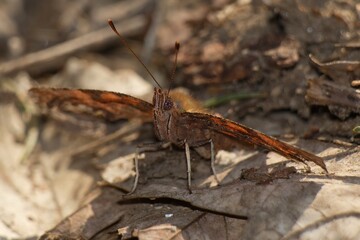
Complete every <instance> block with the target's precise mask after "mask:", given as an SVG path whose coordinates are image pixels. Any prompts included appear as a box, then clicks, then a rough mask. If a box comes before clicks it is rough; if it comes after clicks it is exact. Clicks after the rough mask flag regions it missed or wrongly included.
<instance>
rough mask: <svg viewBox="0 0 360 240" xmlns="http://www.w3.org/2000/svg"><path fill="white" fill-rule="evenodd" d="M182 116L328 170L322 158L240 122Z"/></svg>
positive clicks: (198, 114)
mask: <svg viewBox="0 0 360 240" xmlns="http://www.w3.org/2000/svg"><path fill="white" fill-rule="evenodd" d="M182 117H183V118H188V120H185V121H186V122H188V123H189V124H191V123H192V122H195V123H197V124H199V123H202V124H201V125H202V126H203V128H204V129H205V128H208V129H211V130H213V131H216V132H218V133H221V134H224V135H226V136H230V137H233V138H235V139H238V140H239V141H245V142H248V143H250V144H253V145H257V146H259V147H263V148H266V149H268V150H270V151H274V152H277V153H278V154H280V155H282V156H284V157H286V158H288V159H292V160H297V161H300V162H304V163H305V161H310V162H314V163H315V164H316V165H318V166H320V167H321V168H322V169H324V170H325V171H326V172H327V169H326V165H325V163H324V160H323V159H322V158H320V157H318V156H316V155H314V154H312V153H309V152H306V151H304V150H302V149H299V148H297V147H294V146H292V145H289V144H287V143H284V142H282V141H280V140H277V139H275V138H273V137H270V136H267V135H265V134H264V133H261V132H259V131H257V130H254V129H251V128H249V127H246V126H244V125H241V124H239V123H236V122H233V121H230V120H228V119H225V118H220V117H216V116H213V115H209V114H203V113H182ZM189 128H190V129H191V126H189Z"/></svg>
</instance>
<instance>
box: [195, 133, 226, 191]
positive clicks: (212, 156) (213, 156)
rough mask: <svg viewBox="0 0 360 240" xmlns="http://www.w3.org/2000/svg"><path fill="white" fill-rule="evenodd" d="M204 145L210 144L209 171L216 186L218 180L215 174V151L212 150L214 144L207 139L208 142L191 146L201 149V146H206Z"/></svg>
mask: <svg viewBox="0 0 360 240" xmlns="http://www.w3.org/2000/svg"><path fill="white" fill-rule="evenodd" d="M206 144H210V155H211V156H210V157H211V158H210V160H211V171H212V174H213V175H214V178H215V181H216V182H217V184H218V185H220V180H219V179H218V177H217V173H216V170H215V149H214V142H213V140H212V139H209V140H205V141H201V142H198V143H196V144H193V145H191V146H192V147H195V148H196V147H201V146H203V145H206Z"/></svg>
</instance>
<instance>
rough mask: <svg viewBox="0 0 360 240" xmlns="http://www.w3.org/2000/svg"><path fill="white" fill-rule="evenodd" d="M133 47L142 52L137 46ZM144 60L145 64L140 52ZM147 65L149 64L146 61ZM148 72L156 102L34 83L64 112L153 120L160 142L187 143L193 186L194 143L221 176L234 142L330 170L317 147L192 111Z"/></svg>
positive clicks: (41, 99) (43, 100)
mask: <svg viewBox="0 0 360 240" xmlns="http://www.w3.org/2000/svg"><path fill="white" fill-rule="evenodd" d="M109 24H110V26H111V28H112V29H113V31H114V32H115V33H116V34H117V35H118V36H119V37H120V39H121V40H122V42H123V43H124V45H125V46H127V47H128V45H127V43H126V41H125V40H124V39H123V37H122V36H121V35H120V34H119V33H118V31H117V30H116V28H115V26H114V25H113V23H112V21H111V20H109ZM128 48H129V49H130V51H131V52H132V53H133V54H134V55H135V57H137V56H136V54H135V53H134V52H133V51H132V50H131V48H130V47H128ZM179 48H180V45H179V44H178V43H176V44H175V49H176V57H175V61H174V71H173V75H174V73H175V69H176V60H177V53H178V51H179ZM137 58H138V57H137ZM138 60H139V61H140V63H141V64H143V62H142V61H141V60H140V59H139V58H138ZM143 65H144V64H143ZM144 67H145V69H146V70H147V68H146V66H145V65H144ZM147 71H148V70H147ZM148 72H149V74H150V76H151V77H152V78H153V80H154V81H155V83H157V85H158V87H155V88H154V95H153V101H152V104H151V103H148V102H146V101H143V100H141V99H138V98H135V97H132V96H129V95H126V94H121V93H115V92H108V91H99V90H84V89H65V88H61V89H59V88H58V89H55V88H32V89H30V90H29V93H30V95H31V96H32V97H33V98H34V99H35V101H36V102H37V103H38V104H40V105H45V106H46V107H47V108H48V109H52V108H57V109H58V110H60V111H64V112H70V113H75V114H90V115H95V116H97V117H101V118H103V119H106V120H108V121H118V120H120V119H131V118H140V119H142V120H143V121H144V122H153V125H154V131H155V134H156V136H157V138H158V139H159V141H160V142H162V143H166V145H168V144H172V145H175V146H177V147H179V148H183V149H185V156H186V162H187V180H188V182H187V185H188V189H189V191H190V192H191V166H190V148H194V149H195V151H197V152H198V153H199V154H200V155H201V156H203V157H206V158H211V169H212V171H213V174H214V176H215V179H217V178H216V171H215V167H214V159H215V157H214V156H215V152H216V151H218V150H220V149H229V148H233V147H236V146H239V144H240V145H241V144H242V143H248V144H251V145H255V146H258V147H261V148H265V149H267V150H269V151H274V152H276V153H278V154H280V155H282V156H284V157H286V158H288V159H291V160H295V161H300V162H302V163H304V164H306V165H307V163H306V162H308V161H310V162H313V163H315V164H316V165H318V166H320V167H321V168H322V169H323V170H324V171H325V172H327V168H326V165H325V163H324V161H323V159H322V158H320V157H318V156H316V155H314V154H312V153H309V152H307V151H304V150H302V149H300V148H297V147H295V146H292V145H290V144H287V143H285V142H282V141H280V140H278V139H276V138H273V137H271V136H268V135H266V134H264V133H262V132H260V131H257V130H255V129H252V128H249V127H246V126H244V125H242V124H239V123H236V122H233V121H231V120H228V119H225V118H222V117H219V116H215V115H212V114H208V113H204V112H193V111H192V112H189V111H186V109H184V108H183V107H182V105H181V104H180V103H179V102H180V101H178V99H176V97H174V96H173V95H172V93H171V91H170V90H165V89H162V88H161V86H160V84H158V82H157V81H156V79H155V78H154V77H153V76H152V74H151V73H150V71H148ZM209 153H210V154H209ZM209 155H210V156H209ZM135 171H136V175H135V180H134V185H133V188H132V190H131V191H130V193H132V192H134V191H135V189H136V186H137V183H138V177H139V170H138V162H137V157H135Z"/></svg>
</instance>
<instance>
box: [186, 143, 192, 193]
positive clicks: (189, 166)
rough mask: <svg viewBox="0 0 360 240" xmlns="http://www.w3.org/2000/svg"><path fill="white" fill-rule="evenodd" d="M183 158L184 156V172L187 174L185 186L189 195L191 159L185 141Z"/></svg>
mask: <svg viewBox="0 0 360 240" xmlns="http://www.w3.org/2000/svg"><path fill="white" fill-rule="evenodd" d="M184 142H185V156H186V172H187V184H188V189H189V193H190V194H191V193H192V191H191V159H190V147H189V144H188V143H187V141H186V140H185V141H184Z"/></svg>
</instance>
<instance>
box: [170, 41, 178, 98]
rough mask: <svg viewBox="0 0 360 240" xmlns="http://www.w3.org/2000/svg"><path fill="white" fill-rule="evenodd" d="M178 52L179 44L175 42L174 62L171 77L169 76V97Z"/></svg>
mask: <svg viewBox="0 0 360 240" xmlns="http://www.w3.org/2000/svg"><path fill="white" fill-rule="evenodd" d="M179 50H180V43H179V42H175V60H174V65H173V70H172V73H171V75H170V87H169V90H168V95H169V93H170V90H171V87H172V84H173V83H174V78H175V72H176V66H177V58H178V53H179Z"/></svg>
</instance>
